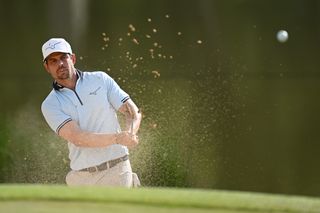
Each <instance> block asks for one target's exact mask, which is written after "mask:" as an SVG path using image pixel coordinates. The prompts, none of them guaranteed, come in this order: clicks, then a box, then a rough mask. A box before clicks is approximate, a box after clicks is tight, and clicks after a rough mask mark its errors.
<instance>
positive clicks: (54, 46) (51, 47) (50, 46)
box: [46, 41, 61, 50]
mask: <svg viewBox="0 0 320 213" xmlns="http://www.w3.org/2000/svg"><path fill="white" fill-rule="evenodd" d="M60 43H61V41H59V42H57V43H54V44H48V45H49V47H47V48H46V50H47V49H54V48H56V45H57V44H60Z"/></svg>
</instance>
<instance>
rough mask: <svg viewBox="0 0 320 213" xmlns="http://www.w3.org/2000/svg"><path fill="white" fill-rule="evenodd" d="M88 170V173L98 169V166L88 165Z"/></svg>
mask: <svg viewBox="0 0 320 213" xmlns="http://www.w3.org/2000/svg"><path fill="white" fill-rule="evenodd" d="M88 171H89V172H90V173H93V172H97V171H98V167H96V166H92V167H89V168H88Z"/></svg>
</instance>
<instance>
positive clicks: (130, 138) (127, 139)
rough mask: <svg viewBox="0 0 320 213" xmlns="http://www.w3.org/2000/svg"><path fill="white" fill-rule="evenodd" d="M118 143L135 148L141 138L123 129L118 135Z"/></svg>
mask: <svg viewBox="0 0 320 213" xmlns="http://www.w3.org/2000/svg"><path fill="white" fill-rule="evenodd" d="M116 143H117V144H121V145H124V146H127V147H128V148H133V147H135V146H136V145H138V143H139V140H138V136H137V135H135V134H132V133H130V132H128V131H123V132H120V133H119V134H118V135H117V139H116Z"/></svg>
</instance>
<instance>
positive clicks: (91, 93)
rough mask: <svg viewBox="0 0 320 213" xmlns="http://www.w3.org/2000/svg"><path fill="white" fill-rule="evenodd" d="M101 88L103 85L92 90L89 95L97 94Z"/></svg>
mask: <svg viewBox="0 0 320 213" xmlns="http://www.w3.org/2000/svg"><path fill="white" fill-rule="evenodd" d="M99 89H101V87H98V88H97V89H96V90H95V91H93V92H90V93H89V95H97V92H98V90H99Z"/></svg>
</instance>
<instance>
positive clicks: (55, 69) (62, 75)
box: [44, 52, 76, 81]
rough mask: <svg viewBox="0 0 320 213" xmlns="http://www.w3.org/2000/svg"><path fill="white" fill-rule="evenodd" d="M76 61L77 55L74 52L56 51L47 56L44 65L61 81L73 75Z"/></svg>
mask: <svg viewBox="0 0 320 213" xmlns="http://www.w3.org/2000/svg"><path fill="white" fill-rule="evenodd" d="M75 62H76V56H75V55H74V54H72V55H70V54H68V53H60V52H56V53H52V54H50V55H49V56H48V57H47V58H46V60H45V62H44V67H45V69H46V70H47V72H48V73H49V74H50V75H51V76H52V78H53V79H55V80H58V81H59V80H65V79H70V78H71V77H72V74H73V72H74V70H75V69H74V64H75Z"/></svg>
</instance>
